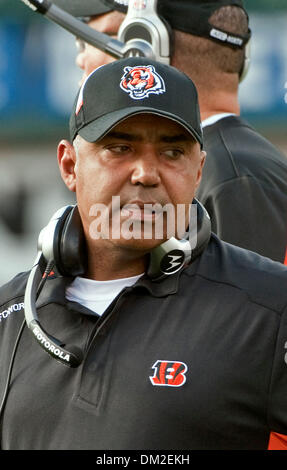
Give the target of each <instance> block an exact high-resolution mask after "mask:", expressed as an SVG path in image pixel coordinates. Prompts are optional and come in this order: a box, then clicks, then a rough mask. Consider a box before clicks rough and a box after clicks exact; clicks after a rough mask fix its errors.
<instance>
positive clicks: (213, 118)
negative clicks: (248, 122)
mask: <svg viewBox="0 0 287 470" xmlns="http://www.w3.org/2000/svg"><path fill="white" fill-rule="evenodd" d="M228 116H236V114H234V113H220V114H214V115H213V116H210V117H208V118H206V119H204V120H203V121H202V123H201V125H202V127H203V128H204V127H207V126H211V125H212V124H215V123H216V122H217V121H219V120H220V119H223V118H225V117H228Z"/></svg>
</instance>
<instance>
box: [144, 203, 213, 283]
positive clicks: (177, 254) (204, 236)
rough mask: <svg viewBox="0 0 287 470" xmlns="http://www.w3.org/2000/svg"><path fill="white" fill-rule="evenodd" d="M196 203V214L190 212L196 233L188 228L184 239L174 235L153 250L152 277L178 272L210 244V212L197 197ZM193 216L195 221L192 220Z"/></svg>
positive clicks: (149, 268) (149, 270)
mask: <svg viewBox="0 0 287 470" xmlns="http://www.w3.org/2000/svg"><path fill="white" fill-rule="evenodd" d="M194 204H196V214H194V216H193V211H192V213H191V214H190V225H191V226H194V227H195V230H194V234H192V236H191V233H190V231H189V230H188V231H187V233H186V236H185V238H183V239H182V240H178V239H176V238H174V237H172V238H170V239H169V240H167V241H165V242H164V243H162V244H161V245H159V246H157V247H156V248H154V249H153V250H152V251H151V253H150V261H149V266H148V269H147V274H148V275H149V276H150V277H151V278H152V279H158V278H160V277H161V276H162V275H170V274H174V273H176V272H177V271H179V270H180V269H181V268H182V267H183V266H184V265H186V264H188V263H190V262H192V261H193V260H194V259H195V258H197V256H199V255H200V254H201V252H202V251H203V250H204V249H205V247H206V246H207V245H208V242H209V239H210V236H211V221H210V217H209V214H208V212H207V210H206V209H205V207H204V206H203V205H202V204H201V203H200V202H199V201H198V200H197V199H195V198H194V200H193V206H194ZM193 217H194V218H195V219H196V220H195V221H193V220H192V219H193ZM190 236H191V238H190ZM194 245H195V246H194Z"/></svg>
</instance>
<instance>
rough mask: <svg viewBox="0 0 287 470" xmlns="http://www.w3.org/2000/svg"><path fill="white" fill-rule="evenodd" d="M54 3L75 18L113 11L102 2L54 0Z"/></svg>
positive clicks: (98, 0) (94, 0)
mask: <svg viewBox="0 0 287 470" xmlns="http://www.w3.org/2000/svg"><path fill="white" fill-rule="evenodd" d="M52 3H54V4H55V5H56V6H57V7H59V8H62V9H63V10H65V11H67V12H68V13H70V14H71V15H73V16H96V15H102V14H103V13H107V12H109V11H111V10H112V8H110V7H107V6H106V5H104V4H103V3H102V2H101V1H100V0H53V1H52Z"/></svg>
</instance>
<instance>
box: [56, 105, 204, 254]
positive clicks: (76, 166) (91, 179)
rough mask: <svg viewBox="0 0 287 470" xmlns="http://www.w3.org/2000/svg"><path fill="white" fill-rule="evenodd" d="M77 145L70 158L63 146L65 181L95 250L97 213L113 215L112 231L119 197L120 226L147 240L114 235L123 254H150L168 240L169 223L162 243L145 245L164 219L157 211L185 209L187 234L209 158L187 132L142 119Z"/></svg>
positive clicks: (173, 124)
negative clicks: (106, 211) (147, 231)
mask: <svg viewBox="0 0 287 470" xmlns="http://www.w3.org/2000/svg"><path fill="white" fill-rule="evenodd" d="M74 145H75V147H76V152H75V151H74V148H73V147H71V149H72V150H71V149H70V150H69V152H70V153H69V152H67V149H66V150H65V149H64V148H61V144H60V146H59V148H60V150H59V162H60V167H61V172H62V177H63V179H64V181H65V182H66V184H67V186H68V188H69V189H70V190H72V191H75V192H76V195H77V203H78V207H79V211H80V214H81V218H82V221H83V226H84V230H85V234H86V237H87V240H88V243H89V245H90V246H93V244H95V243H98V245H97V246H100V245H99V243H100V240H95V238H94V236H93V232H92V230H91V228H92V226H93V223H94V222H95V215H96V211H95V208H96V207H97V208H99V207H100V208H101V207H107V208H108V209H109V218H110V226H109V228H110V229H111V227H112V221H111V214H112V209H113V201H115V199H114V198H115V197H116V198H117V205H118V204H120V205H118V208H117V213H115V212H114V213H113V217H114V220H116V221H119V222H120V227H121V228H122V227H123V226H124V225H125V224H126V222H127V220H128V221H129V222H133V226H132V229H134V228H136V229H137V230H138V232H140V235H141V239H139V238H136V239H127V237H126V236H125V235H124V232H123V231H121V232H120V238H118V239H113V236H112V234H111V232H109V240H108V242H109V243H111V244H112V245H113V246H116V247H117V248H120V247H122V248H128V249H135V250H142V251H149V250H150V249H152V248H154V247H155V246H157V245H159V244H160V243H162V241H163V239H166V228H167V227H166V223H167V220H166V219H164V233H163V235H162V239H155V238H153V239H150V238H149V239H145V235H144V226H145V224H146V226H148V227H154V225H155V223H156V220H157V217H159V212H158V213H157V212H154V211H152V210H151V208H154V207H157V208H160V207H164V206H166V205H169V206H172V207H174V208H175V209H176V208H177V207H178V205H180V207H181V210H182V207H184V209H185V212H184V213H182V212H181V214H183V215H182V216H183V217H184V218H185V220H184V225H185V227H184V228H186V226H187V225H188V211H189V205H190V204H191V202H192V199H193V197H194V194H195V190H196V188H197V186H198V185H199V182H200V178H201V171H202V166H203V163H204V158H205V152H202V151H201V150H200V145H199V144H198V143H197V142H196V141H195V140H193V138H192V136H191V135H190V134H189V133H188V132H187V131H186V130H185V129H184V128H183V127H182V126H180V125H179V124H177V123H176V122H174V121H171V120H169V119H167V118H164V117H159V116H156V115H151V114H141V115H136V116H132V117H130V118H128V119H126V120H125V121H123V122H122V123H120V124H118V125H117V126H116V127H114V129H112V130H111V131H110V132H109V133H108V134H107V135H106V136H105V137H103V138H102V139H101V140H100V141H98V142H95V143H89V142H86V141H85V140H83V139H82V138H80V137H77V139H76V144H74ZM62 147H64V146H62ZM73 152H74V153H73ZM65 154H66V156H65ZM67 154H69V155H68V157H67ZM144 206H145V207H148V211H147V212H146V211H145V208H144ZM134 208H137V210H135V211H134ZM98 215H99V214H98ZM167 238H169V237H167Z"/></svg>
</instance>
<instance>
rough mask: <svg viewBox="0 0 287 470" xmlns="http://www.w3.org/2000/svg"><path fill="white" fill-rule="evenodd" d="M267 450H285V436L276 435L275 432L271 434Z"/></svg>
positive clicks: (286, 447) (286, 437) (286, 443)
mask: <svg viewBox="0 0 287 470" xmlns="http://www.w3.org/2000/svg"><path fill="white" fill-rule="evenodd" d="M268 450H287V436H286V434H278V433H277V432H271V433H270V438H269V444H268Z"/></svg>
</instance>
